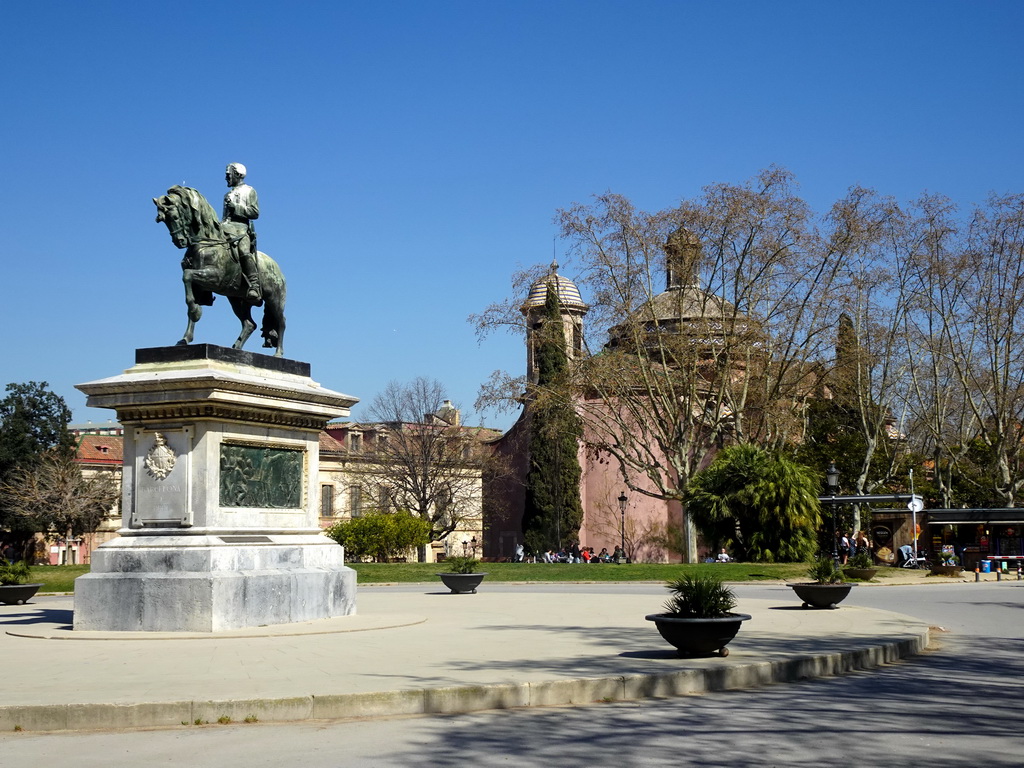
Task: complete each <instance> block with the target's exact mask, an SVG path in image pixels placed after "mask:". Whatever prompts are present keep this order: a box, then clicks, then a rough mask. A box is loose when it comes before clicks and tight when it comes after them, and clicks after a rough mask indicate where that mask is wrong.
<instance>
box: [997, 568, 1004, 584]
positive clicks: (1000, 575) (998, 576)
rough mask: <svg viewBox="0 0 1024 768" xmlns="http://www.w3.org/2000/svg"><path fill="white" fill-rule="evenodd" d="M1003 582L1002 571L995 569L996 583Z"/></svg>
mask: <svg viewBox="0 0 1024 768" xmlns="http://www.w3.org/2000/svg"><path fill="white" fill-rule="evenodd" d="M1002 580H1003V571H1002V569H1001V568H996V581H1002Z"/></svg>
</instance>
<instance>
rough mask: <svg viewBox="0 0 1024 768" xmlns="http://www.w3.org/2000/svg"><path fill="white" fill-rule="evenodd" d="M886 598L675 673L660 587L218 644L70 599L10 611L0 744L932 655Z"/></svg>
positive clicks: (609, 690) (763, 602) (517, 589)
mask: <svg viewBox="0 0 1024 768" xmlns="http://www.w3.org/2000/svg"><path fill="white" fill-rule="evenodd" d="M965 578H969V579H970V580H973V574H970V575H967V574H965ZM991 578H994V577H990V579H991ZM894 581H896V582H899V583H912V582H915V581H920V582H926V581H928V580H926V579H925V578H924V577H923V574H914V573H908V574H906V575H902V574H901V575H900V577H899V578H898V579H896V580H894ZM931 581H932V583H934V579H932V580H931ZM888 583H893V582H888ZM921 588H922V589H927V587H926V586H922V587H921ZM876 589H886V586H884V585H877V586H876V585H862V586H858V587H856V588H855V590H854V592H853V593H852V594H851V596H850V597H849V598H848V599H847V601H846V602H844V603H843V604H842V606H841V607H840V608H839V609H837V610H805V609H802V608H801V607H800V604H799V601H798V600H797V599H796V597H795V596H794V595H792V593H790V592H788V591H786V590H784V589H780V590H779V591H778V594H779V599H764V598H758V599H744V600H742V601H741V603H740V605H739V606H738V610H741V611H743V612H745V613H749V614H751V615H752V617H753V618H752V619H751V621H749V622H746V623H745V624H744V626H743V629H742V630H741V632H740V634H739V635H738V636H737V638H736V639H735V640H734V641H733V643H732V644H731V645H730V651H731V653H730V655H729V656H728V657H726V658H720V657H711V658H703V659H680V658H677V657H676V655H675V653H674V649H672V648H671V647H669V646H668V645H666V644H665V643H664V641H663V640H662V639H661V637H660V636H659V635H658V633H657V631H656V630H655V628H654V626H653V624H651V623H650V622H647V621H645V620H644V615H645V614H648V613H655V612H658V611H659V610H660V606H661V603H662V601H663V600H664V596H665V593H664V590H663V589H662V588H661V586H660V585H659V584H639V585H638V584H590V585H585V584H581V585H573V586H572V587H571V588H568V589H567V588H565V587H560V585H558V584H544V585H506V584H488V583H486V582H485V584H484V586H483V587H482V588H481V590H480V592H479V593H478V594H475V595H451V594H449V593H447V592H446V591H445V590H444V589H443V588H442V587H441V586H440V585H439V584H436V585H435V584H419V585H404V586H401V587H399V586H392V587H388V586H367V587H362V588H360V591H359V608H358V609H359V613H358V615H357V616H352V617H343V618H337V619H326V620H320V621H316V622H308V623H304V624H296V625H283V626H277V627H268V628H258V629H249V630H234V631H231V632H223V633H217V634H215V635H209V634H200V633H99V632H74V631H72V630H71V628H70V626H71V617H72V608H73V600H72V598H71V596H51V597H45V596H44V597H37V598H36V599H35V600H34V601H33V602H32V603H30V604H29V605H26V606H3V607H2V608H0V629H2V630H3V634H0V676H2V679H3V680H4V682H5V685H4V690H5V697H4V702H3V705H2V706H0V731H9V730H12V729H14V728H15V727H18V726H20V727H21V728H22V729H23V730H26V731H28V730H76V729H107V728H124V727H152V726H175V725H180V724H182V723H194V722H196V721H197V720H198V721H209V722H216V721H217V720H218V719H221V718H231V720H232V721H236V722H237V721H240V720H244V719H245V718H257V719H258V720H259V721H261V722H272V721H301V720H320V719H339V718H349V717H373V716H392V715H403V714H421V713H452V712H470V711H477V710H484V709H501V708H509V707H529V706H550V705H560V704H585V703H590V702H594V701H620V700H631V699H642V698H648V697H659V696H674V695H681V694H687V693H700V692H705V691H711V690H725V689H737V688H746V687H754V686H759V685H763V684H767V683H772V682H785V681H793V680H799V679H806V678H812V677H817V676H825V675H832V674H837V673H842V672H846V671H850V670H853V669H858V668H870V667H873V666H877V665H879V664H883V663H885V662H887V661H892V660H895V659H897V658H899V657H903V656H907V655H912V654H914V653H917V652H920V651H921V650H923V649H924V648H925V646H926V645H927V643H928V639H929V627H928V626H927V624H925V623H924V622H921V621H918V620H914V619H911V618H908V617H906V616H902V615H900V614H897V613H892V612H888V611H881V610H875V609H871V608H865V607H862V606H859V605H858V604H857V603H858V601H857V595H858V593H859V592H861V591H863V590H876ZM560 590H565V591H560Z"/></svg>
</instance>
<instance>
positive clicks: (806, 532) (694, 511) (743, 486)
mask: <svg viewBox="0 0 1024 768" xmlns="http://www.w3.org/2000/svg"><path fill="white" fill-rule="evenodd" d="M820 483H821V480H820V478H819V477H818V476H817V473H815V471H814V470H812V469H810V468H809V467H805V466H803V465H802V464H797V463H796V462H794V461H793V460H791V459H789V458H787V457H785V456H782V455H780V454H777V453H774V452H772V451H769V450H766V449H764V448H759V447H757V446H755V445H749V444H745V445H735V446H731V447H729V448H726V449H725V450H723V451H722V452H721V453H720V454H719V455H718V456H717V457H716V458H715V460H714V461H713V462H712V463H711V465H710V466H708V467H707V468H706V469H704V470H701V471H700V472H698V473H697V474H696V475H694V477H693V480H692V481H691V482H690V485H689V487H688V488H687V491H686V510H687V513H688V514H689V515H690V519H691V520H692V521H693V523H694V525H695V526H696V528H697V530H698V531H699V532H700V534H701V535H702V536H703V537H704V539H705V540H706V541H708V542H709V543H712V544H714V545H716V546H718V545H721V546H727V547H730V548H731V549H732V550H733V554H734V555H735V556H736V557H738V558H740V559H743V560H756V561H760V562H800V561H803V560H807V559H809V558H810V557H811V556H812V555H813V554H814V550H815V546H816V533H815V532H816V531H817V529H818V527H819V526H820V525H821V507H820V504H819V503H818V488H819V486H820Z"/></svg>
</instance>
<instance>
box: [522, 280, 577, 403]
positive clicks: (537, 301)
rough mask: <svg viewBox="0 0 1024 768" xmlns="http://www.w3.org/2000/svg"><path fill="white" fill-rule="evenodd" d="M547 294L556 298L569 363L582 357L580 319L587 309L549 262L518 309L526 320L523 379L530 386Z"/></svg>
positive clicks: (534, 379) (573, 286)
mask: <svg viewBox="0 0 1024 768" xmlns="http://www.w3.org/2000/svg"><path fill="white" fill-rule="evenodd" d="M549 290H554V291H555V294H556V296H558V304H559V314H560V316H561V319H562V331H563V333H564V334H565V351H566V354H567V355H568V357H569V360H574V359H577V358H579V357H580V356H581V355H582V354H583V316H584V315H586V314H587V311H588V310H589V309H590V307H588V306H587V305H586V304H585V303H584V302H583V298H582V297H581V296H580V289H579V288H577V287H576V284H575V283H574V282H573V281H572V280H570V279H569V278H567V277H563V276H562V275H560V274H558V262H557V261H552V262H551V268H550V270H549V271H548V274H546V275H544V277H542V278H540V279H539V280H537V281H536V282H534V284H533V285H532V286H530V293H529V295H528V296H527V297H526V301H524V302H523V305H522V306H521V307H520V308H519V311H520V312H522V313H523V316H524V317H525V318H526V377H527V380H528V381H529V382H530V383H531V384H536V383H537V363H536V360H535V356H534V352H535V347H536V335H537V332H538V331H539V330H540V329H541V327H542V326H543V324H544V303H545V302H546V301H547V297H548V291H549Z"/></svg>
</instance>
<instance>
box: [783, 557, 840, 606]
mask: <svg viewBox="0 0 1024 768" xmlns="http://www.w3.org/2000/svg"><path fill="white" fill-rule="evenodd" d="M807 575H808V576H810V577H811V578H812V579H814V581H812V582H801V583H797V584H790V585H789V586H790V587H792V589H793V591H794V592H796V596H797V597H799V598H800V599H801V600H803V601H804V604H803V607H804V608H810V607H814V608H837V607H838V604H839V603H841V602H842V601H843V600H845V599H846V596H847V595H848V594H850V590H851V589H853V587H854V585H853V584H844V583H843V574H842V571H840V570H839V566H838V565H836V562H835V561H834V560H833V559H832V558H831V557H821V558H818V560H817V561H815V563H814V565H812V566H811V567H810V569H809V570H808V571H807Z"/></svg>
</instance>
